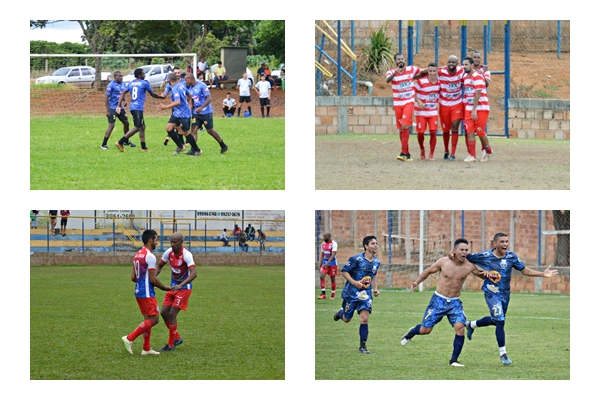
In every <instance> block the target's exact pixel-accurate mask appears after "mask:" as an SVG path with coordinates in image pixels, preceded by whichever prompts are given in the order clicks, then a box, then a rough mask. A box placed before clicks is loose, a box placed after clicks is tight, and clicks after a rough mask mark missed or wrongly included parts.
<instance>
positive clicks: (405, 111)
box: [394, 103, 415, 129]
mask: <svg viewBox="0 0 600 400" xmlns="http://www.w3.org/2000/svg"><path fill="white" fill-rule="evenodd" d="M414 106H415V103H408V104H405V105H403V106H394V111H395V112H396V128H398V129H402V125H408V126H412V117H413V108H414Z"/></svg>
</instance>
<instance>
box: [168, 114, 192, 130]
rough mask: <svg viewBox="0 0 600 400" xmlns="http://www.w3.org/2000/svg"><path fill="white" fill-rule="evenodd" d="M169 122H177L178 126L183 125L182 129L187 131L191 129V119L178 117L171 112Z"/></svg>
mask: <svg viewBox="0 0 600 400" xmlns="http://www.w3.org/2000/svg"><path fill="white" fill-rule="evenodd" d="M169 124H175V126H177V127H179V126H180V127H181V130H182V131H184V132H187V131H189V130H190V119H189V118H178V117H175V116H173V114H171V118H169Z"/></svg>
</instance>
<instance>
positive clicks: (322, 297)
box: [317, 293, 327, 300]
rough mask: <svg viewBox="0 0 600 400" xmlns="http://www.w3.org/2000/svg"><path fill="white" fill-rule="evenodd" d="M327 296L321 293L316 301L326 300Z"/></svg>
mask: <svg viewBox="0 0 600 400" xmlns="http://www.w3.org/2000/svg"><path fill="white" fill-rule="evenodd" d="M326 298H327V295H326V294H325V293H322V294H321V295H320V296H319V297H317V299H319V300H322V299H326Z"/></svg>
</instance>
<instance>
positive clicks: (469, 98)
mask: <svg viewBox="0 0 600 400" xmlns="http://www.w3.org/2000/svg"><path fill="white" fill-rule="evenodd" d="M463 86H464V88H465V94H464V98H463V103H464V104H465V111H472V110H473V99H474V98H475V94H476V93H477V91H478V90H481V94H480V95H479V102H478V103H477V110H478V111H479V110H488V111H489V109H490V103H489V101H488V97H487V90H486V88H485V78H484V77H483V75H481V74H480V73H478V72H475V71H473V73H472V74H471V76H469V75H468V74H465V75H464V78H463Z"/></svg>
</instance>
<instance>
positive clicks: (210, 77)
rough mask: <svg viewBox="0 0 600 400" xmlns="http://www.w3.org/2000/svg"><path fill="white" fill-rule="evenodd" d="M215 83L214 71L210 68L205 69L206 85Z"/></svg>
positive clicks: (209, 85)
mask: <svg viewBox="0 0 600 400" xmlns="http://www.w3.org/2000/svg"><path fill="white" fill-rule="evenodd" d="M214 83H215V73H214V72H213V70H212V69H210V68H209V69H208V70H207V71H206V86H208V87H211V86H212V85H213V84H214Z"/></svg>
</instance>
